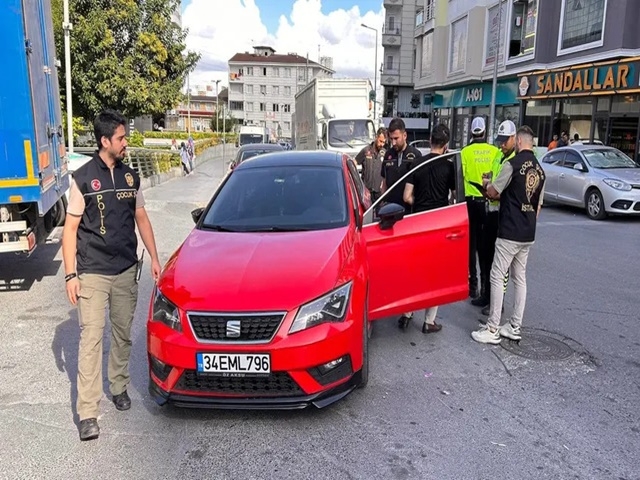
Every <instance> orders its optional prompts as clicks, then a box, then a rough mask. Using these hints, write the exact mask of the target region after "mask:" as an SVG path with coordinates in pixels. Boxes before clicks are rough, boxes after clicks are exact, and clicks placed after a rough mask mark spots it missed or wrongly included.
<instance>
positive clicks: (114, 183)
mask: <svg viewBox="0 0 640 480" xmlns="http://www.w3.org/2000/svg"><path fill="white" fill-rule="evenodd" d="M73 177H74V180H75V182H76V183H77V185H78V188H79V190H80V192H81V193H82V195H83V197H84V203H85V209H84V213H83V214H82V219H81V220H80V226H79V227H78V244H77V255H76V262H77V271H78V273H79V274H80V273H97V274H101V275H118V274H120V273H122V272H124V271H125V270H127V269H128V268H130V267H132V266H133V265H134V264H135V263H136V262H137V261H138V258H137V249H138V238H137V236H136V231H135V213H136V196H137V195H138V189H139V188H140V176H139V175H138V174H137V173H136V171H135V170H133V169H132V168H130V167H129V166H128V165H125V164H123V163H122V162H117V163H116V165H115V166H114V168H113V176H112V171H111V170H110V169H109V167H107V165H106V164H105V163H104V162H103V161H102V159H101V158H100V157H99V156H98V154H97V153H95V154H94V156H93V159H92V160H91V161H89V162H87V163H86V164H84V165H83V166H82V167H80V168H79V169H78V170H76V171H75V172H74V174H73Z"/></svg>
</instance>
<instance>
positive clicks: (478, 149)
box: [460, 142, 502, 197]
mask: <svg viewBox="0 0 640 480" xmlns="http://www.w3.org/2000/svg"><path fill="white" fill-rule="evenodd" d="M501 155H502V152H501V151H500V149H499V148H498V147H496V146H494V145H489V144H488V143H486V142H471V143H470V144H469V145H467V146H466V147H464V148H463V149H462V150H461V151H460V156H461V157H462V175H463V176H464V194H465V196H467V197H482V192H481V191H480V190H478V188H477V187H474V186H473V185H472V184H471V183H470V182H475V183H477V184H479V185H482V175H483V174H485V173H488V172H490V171H491V167H492V165H493V162H494V160H495V159H496V157H497V158H500V156H501Z"/></svg>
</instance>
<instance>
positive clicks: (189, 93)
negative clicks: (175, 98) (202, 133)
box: [187, 73, 191, 135]
mask: <svg viewBox="0 0 640 480" xmlns="http://www.w3.org/2000/svg"><path fill="white" fill-rule="evenodd" d="M189 76H190V75H189V74H188V73H187V133H188V134H189V135H191V86H190V83H189Z"/></svg>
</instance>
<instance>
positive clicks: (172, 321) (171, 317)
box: [151, 288, 182, 332]
mask: <svg viewBox="0 0 640 480" xmlns="http://www.w3.org/2000/svg"><path fill="white" fill-rule="evenodd" d="M151 319H152V320H153V321H154V322H160V323H164V324H165V325H166V326H167V327H169V328H172V329H173V330H175V331H176V332H182V324H181V323H180V312H178V307H176V306H175V305H174V304H173V303H171V302H170V301H169V300H167V298H166V297H165V296H164V295H162V293H160V290H159V289H157V288H156V297H155V299H154V300H153V316H152V317H151Z"/></svg>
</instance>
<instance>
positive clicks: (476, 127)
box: [471, 117, 487, 135]
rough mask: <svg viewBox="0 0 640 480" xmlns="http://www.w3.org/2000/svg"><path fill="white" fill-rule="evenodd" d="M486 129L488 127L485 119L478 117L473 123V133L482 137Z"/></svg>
mask: <svg viewBox="0 0 640 480" xmlns="http://www.w3.org/2000/svg"><path fill="white" fill-rule="evenodd" d="M486 128H487V127H486V125H485V123H484V118H483V117H476V118H474V119H473V121H472V122H471V133H473V134H474V135H480V134H482V133H484V131H485V130H486Z"/></svg>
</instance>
